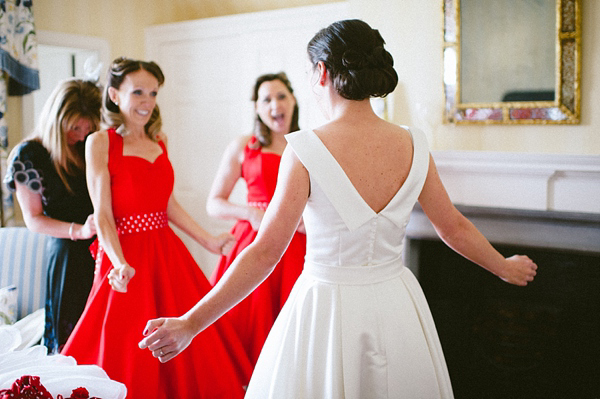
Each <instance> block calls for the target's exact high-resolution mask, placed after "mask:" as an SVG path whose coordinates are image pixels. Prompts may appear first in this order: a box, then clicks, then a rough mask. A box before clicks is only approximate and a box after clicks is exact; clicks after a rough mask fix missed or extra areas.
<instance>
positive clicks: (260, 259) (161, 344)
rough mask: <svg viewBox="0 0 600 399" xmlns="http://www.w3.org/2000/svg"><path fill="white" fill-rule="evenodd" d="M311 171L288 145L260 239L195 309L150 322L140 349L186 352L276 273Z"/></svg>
mask: <svg viewBox="0 0 600 399" xmlns="http://www.w3.org/2000/svg"><path fill="white" fill-rule="evenodd" d="M309 187H310V181H309V176H308V171H307V170H306V169H305V168H304V166H303V165H302V164H301V162H300V161H299V160H298V158H297V157H296V155H295V154H294V152H293V151H292V150H291V148H289V146H288V148H286V150H285V151H284V154H283V156H282V160H281V165H280V169H279V177H278V183H277V188H276V189H275V194H274V196H273V199H272V201H271V203H270V205H269V207H268V208H267V211H266V213H265V216H264V218H263V222H262V223H261V225H260V229H259V231H258V235H257V237H256V239H255V240H254V241H253V242H252V244H250V245H249V246H248V247H246V249H244V251H242V252H241V253H240V254H239V255H238V256H237V257H236V259H235V261H234V263H233V264H232V265H231V266H230V267H229V269H227V272H226V273H225V274H224V276H223V277H222V278H221V279H220V280H219V282H218V283H217V285H215V287H214V288H213V289H212V290H211V291H210V292H209V293H208V294H206V295H205V296H204V297H203V298H202V299H201V300H200V301H199V302H198V303H197V304H196V305H195V306H194V307H193V308H192V309H190V310H189V311H188V312H187V313H186V314H184V315H183V316H181V317H179V318H170V319H164V318H162V319H155V320H151V321H149V322H148V324H147V326H146V330H145V331H144V334H145V335H147V334H149V335H148V336H147V337H146V338H144V339H143V340H142V341H141V342H140V348H142V349H144V348H148V349H150V350H151V351H152V352H153V354H154V356H155V357H158V358H159V359H160V361H161V362H166V361H168V360H170V359H172V358H173V357H175V356H176V355H177V354H179V353H180V352H181V351H183V350H184V349H185V348H186V347H187V346H188V345H189V344H190V342H191V340H192V339H193V338H194V336H196V335H197V334H198V333H200V332H201V331H202V330H204V329H205V328H206V327H208V326H209V325H211V324H212V323H213V322H215V321H216V320H217V319H218V318H219V317H221V316H222V315H223V314H224V313H226V312H227V311H228V310H229V309H231V308H232V307H233V306H235V305H236V304H237V303H238V302H240V301H241V300H242V299H244V298H245V297H246V296H247V295H249V294H250V293H251V292H252V291H253V290H254V289H255V288H256V287H257V286H258V285H260V283H262V282H263V281H264V280H265V279H266V278H267V277H268V276H269V274H270V273H271V272H272V270H273V268H274V267H275V265H276V264H277V262H279V259H280V258H281V256H282V254H283V253H284V252H285V250H286V248H287V246H288V244H289V242H290V240H291V239H292V236H293V235H294V232H295V231H296V228H297V226H298V223H299V221H300V218H301V216H302V212H303V211H304V207H305V205H306V202H307V200H308V195H309Z"/></svg>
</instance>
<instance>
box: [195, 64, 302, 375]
mask: <svg viewBox="0 0 600 399" xmlns="http://www.w3.org/2000/svg"><path fill="white" fill-rule="evenodd" d="M252 101H253V102H254V109H255V115H256V117H255V124H254V132H253V133H252V134H249V135H244V136H241V137H239V138H237V139H236V140H234V141H233V142H231V143H230V144H229V146H228V147H227V149H226V150H225V154H224V155H223V159H222V160H221V164H220V166H219V170H218V171H217V175H216V177H215V180H214V182H213V185H212V188H211V191H210V194H209V196H208V201H207V206H206V208H207V211H208V213H209V214H210V215H211V216H214V217H218V218H223V219H235V220H237V222H236V224H235V226H234V227H233V229H232V230H231V234H233V235H234V237H235V238H236V243H235V245H234V247H233V249H232V250H231V252H229V253H228V254H227V255H223V256H222V257H221V259H220V261H219V264H218V265H217V268H216V269H215V271H214V273H213V275H212V278H211V283H212V284H213V285H214V284H216V283H217V281H219V279H220V278H221V277H222V276H223V274H224V273H225V272H226V271H227V269H228V268H229V266H230V265H231V263H232V262H233V261H234V259H235V258H236V257H237V255H238V254H239V253H240V252H241V251H242V250H243V249H244V248H246V247H247V246H248V245H250V243H251V242H252V241H253V240H254V238H255V237H256V233H257V231H258V228H259V226H260V222H261V220H262V217H263V215H264V213H265V210H266V209H267V206H268V205H269V202H270V201H271V198H272V197H273V193H274V192H275V185H276V183H277V173H278V171H279V162H280V161H281V154H282V153H283V150H284V149H285V146H286V143H287V142H286V140H285V137H284V136H285V135H286V134H288V133H290V132H293V131H296V130H298V129H299V127H298V104H297V103H296V99H295V98H294V92H293V90H292V86H291V84H290V81H289V80H288V78H287V76H286V74H285V73H283V72H280V73H277V74H266V75H262V76H259V77H258V79H257V80H256V83H255V84H254V90H253V92H252ZM239 179H244V181H245V182H246V187H247V189H248V190H247V192H248V194H247V204H246V205H239V204H235V203H233V202H230V201H229V196H230V195H231V192H232V191H233V188H234V186H235V184H236V182H237V181H238V180H239ZM301 230H302V228H301ZM305 252H306V235H305V234H304V233H303V232H302V231H296V233H295V234H294V237H293V238H292V240H291V241H290V244H289V246H288V248H287V250H286V251H285V253H284V254H283V255H282V256H281V260H280V261H279V263H278V264H277V267H276V268H275V270H274V271H273V273H271V275H270V276H269V278H267V279H266V281H265V282H264V283H262V284H261V285H260V287H258V288H257V289H256V290H255V291H254V292H253V293H252V294H250V295H249V296H248V297H247V298H246V299H244V300H243V301H242V302H241V303H240V304H238V305H237V306H235V307H234V308H233V309H231V310H230V311H229V315H230V316H231V317H230V320H231V321H232V322H233V325H234V326H235V329H236V331H237V333H238V336H239V337H240V339H241V340H242V343H243V345H244V348H245V349H246V353H247V354H248V357H249V358H250V361H251V362H252V364H254V363H256V360H257V359H258V355H259V354H260V351H261V349H262V346H263V344H264V342H265V339H266V338H267V335H268V334H269V331H270V330H271V327H272V326H273V323H274V322H275V319H276V318H277V315H278V314H279V311H280V310H281V308H282V307H283V304H284V303H285V301H286V299H287V297H288V295H289V294H290V291H291V289H292V287H293V286H294V283H295V282H296V279H297V278H298V276H299V275H300V273H301V272H302V266H303V264H304V254H305Z"/></svg>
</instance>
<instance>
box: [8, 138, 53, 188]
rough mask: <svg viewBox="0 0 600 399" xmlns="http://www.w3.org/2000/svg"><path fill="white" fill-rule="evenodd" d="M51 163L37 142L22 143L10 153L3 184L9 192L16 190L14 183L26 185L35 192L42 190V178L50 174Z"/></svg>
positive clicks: (44, 150) (45, 151) (45, 150)
mask: <svg viewBox="0 0 600 399" xmlns="http://www.w3.org/2000/svg"><path fill="white" fill-rule="evenodd" d="M50 168H52V162H51V159H50V153H49V152H48V150H47V149H46V147H44V146H43V145H42V143H41V142H40V141H39V140H35V139H32V140H26V141H23V142H21V143H19V144H17V146H15V148H13V150H12V151H11V153H10V156H9V161H8V171H7V173H6V176H5V177H4V183H5V184H6V186H7V187H8V189H9V190H10V191H14V190H15V189H16V185H15V183H17V182H18V183H21V184H27V185H28V186H29V188H30V189H32V190H33V191H35V192H41V190H42V184H41V181H42V176H44V175H46V174H50V170H49V169H50Z"/></svg>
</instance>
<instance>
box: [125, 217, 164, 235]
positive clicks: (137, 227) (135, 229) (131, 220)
mask: <svg viewBox="0 0 600 399" xmlns="http://www.w3.org/2000/svg"><path fill="white" fill-rule="evenodd" d="M115 223H116V225H117V233H118V234H132V233H140V232H144V231H150V230H156V229H162V228H165V227H167V226H168V225H169V219H168V218H167V212H164V211H161V212H148V213H141V214H139V215H132V216H125V217H122V218H118V219H115Z"/></svg>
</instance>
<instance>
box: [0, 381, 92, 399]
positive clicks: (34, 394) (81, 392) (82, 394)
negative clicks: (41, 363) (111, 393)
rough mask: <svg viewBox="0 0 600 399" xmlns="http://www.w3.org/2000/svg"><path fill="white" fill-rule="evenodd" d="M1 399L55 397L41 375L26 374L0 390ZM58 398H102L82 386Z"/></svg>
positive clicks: (51, 398) (47, 398) (44, 398)
mask: <svg viewBox="0 0 600 399" xmlns="http://www.w3.org/2000/svg"><path fill="white" fill-rule="evenodd" d="M0 399H54V398H53V397H52V395H50V392H48V390H47V389H46V388H45V387H44V386H43V385H42V383H41V382H40V377H35V376H31V375H24V376H22V377H21V378H19V379H17V380H16V381H15V382H13V384H12V386H11V387H10V389H2V390H0ZM56 399H100V398H97V397H90V393H89V392H88V390H87V389H85V388H83V387H80V388H76V389H74V390H73V392H71V396H70V397H69V398H64V397H63V396H62V395H58V397H57V398H56Z"/></svg>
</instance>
